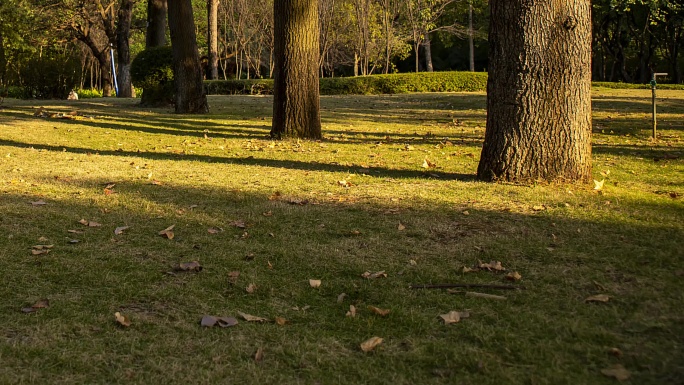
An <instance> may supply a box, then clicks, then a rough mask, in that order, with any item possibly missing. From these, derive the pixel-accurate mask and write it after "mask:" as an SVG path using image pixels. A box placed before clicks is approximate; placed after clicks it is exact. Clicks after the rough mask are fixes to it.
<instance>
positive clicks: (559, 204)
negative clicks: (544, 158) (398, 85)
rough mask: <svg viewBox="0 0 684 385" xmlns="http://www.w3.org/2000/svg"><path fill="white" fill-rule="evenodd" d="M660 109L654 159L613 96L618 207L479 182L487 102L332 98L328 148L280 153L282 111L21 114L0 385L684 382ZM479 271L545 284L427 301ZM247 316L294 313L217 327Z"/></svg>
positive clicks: (12, 124)
mask: <svg viewBox="0 0 684 385" xmlns="http://www.w3.org/2000/svg"><path fill="white" fill-rule="evenodd" d="M659 96H660V97H661V98H662V99H661V100H660V101H659V117H660V121H659V128H660V135H661V136H660V138H659V140H658V141H655V142H654V141H652V140H651V139H650V138H649V136H650V120H649V119H650V115H649V114H650V104H649V103H650V92H649V91H643V90H608V89H595V90H594V109H595V113H594V179H596V180H598V181H601V180H603V181H604V184H603V188H602V190H600V192H599V191H596V190H594V189H593V188H594V186H593V184H587V185H584V184H571V185H565V184H563V185H561V184H544V183H539V184H535V185H528V186H517V185H509V184H488V183H481V182H478V181H476V180H475V178H474V173H475V170H476V167H477V162H478V159H479V149H480V146H481V141H482V138H483V136H484V135H483V134H484V125H485V123H484V121H485V110H484V106H485V95H483V94H409V95H384V96H344V97H323V98H322V107H323V130H324V136H325V139H324V140H322V141H320V142H311V141H284V142H273V141H270V140H269V139H268V131H269V128H270V119H271V118H270V116H271V101H272V99H271V98H270V97H247V96H215V97H210V104H211V109H212V112H211V114H210V115H208V116H178V115H174V114H172V113H171V111H169V110H163V109H160V110H145V109H140V108H138V107H137V106H136V103H137V101H136V100H115V99H98V100H95V99H91V100H89V101H79V102H74V103H68V102H64V101H49V102H35V101H17V100H5V102H4V104H3V106H2V109H1V110H0V194H2V195H0V212H1V213H2V215H1V216H0V262H1V263H2V266H3V267H2V269H3V270H2V271H3V274H2V277H3V278H2V279H3V285H2V286H0V296H1V297H2V298H3V301H2V302H1V305H0V321H1V322H0V362H2V365H1V366H0V383H17V382H37V383H113V382H128V383H209V382H214V383H307V384H308V383H317V382H318V383H370V382H377V383H397V384H422V383H444V384H453V383H465V384H468V383H482V384H500V383H549V384H580V383H592V384H594V383H596V384H599V383H614V382H615V380H613V379H611V378H608V377H605V376H604V375H602V374H601V370H602V369H606V368H609V367H611V366H613V365H614V364H621V365H623V366H624V367H626V368H627V370H629V371H630V373H631V377H632V381H633V383H639V384H661V383H678V382H681V381H682V380H683V379H684V366H683V365H682V362H684V357H683V355H682V350H681V346H682V344H683V343H684V340H683V339H682V337H681V333H680V332H679V325H680V324H681V323H682V321H683V320H684V315H683V313H682V310H681V303H682V300H683V299H684V296H683V295H682V291H681V290H680V286H681V279H682V278H681V277H682V274H684V272H683V269H684V266H682V246H681V245H682V244H683V242H684V225H683V220H684V205H683V203H682V202H683V201H682V198H681V197H680V196H681V195H682V194H684V166H683V162H684V161H683V160H682V159H684V141H683V139H684V138H683V137H682V135H683V130H684V95H682V93H681V91H660V92H659ZM40 106H42V107H44V108H45V114H44V115H46V117H37V116H34V113H36V112H37V111H38V107H40ZM71 111H78V117H77V118H76V119H64V118H59V116H55V117H53V118H51V117H50V114H51V113H69V112H71ZM41 201H42V202H44V203H45V204H44V205H43V204H42V203H41ZM31 202H34V204H32V203H31ZM81 219H85V220H87V221H93V222H97V223H99V224H101V225H102V226H99V227H88V226H85V225H83V224H81V223H79V222H78V221H79V220H81ZM243 224H244V226H243ZM171 225H174V226H175V227H174V229H173V234H174V236H173V239H168V238H166V237H162V236H160V235H159V232H160V231H162V230H164V229H167V228H168V227H169V226H171ZM124 226H128V227H129V228H127V229H125V230H123V233H122V234H118V235H115V234H114V231H115V229H116V228H118V227H124ZM243 227H244V228H243ZM69 230H74V231H75V232H69ZM36 245H53V247H52V248H50V249H49V252H48V253H47V254H39V255H33V253H32V247H33V246H36ZM191 261H198V262H199V263H201V265H202V266H203V270H202V271H201V272H196V273H193V272H179V271H175V267H176V266H177V265H178V264H180V263H182V262H191ZM478 261H482V262H489V261H501V262H502V264H503V266H504V267H505V268H507V269H508V271H507V272H518V273H519V274H520V275H521V276H522V280H520V281H519V282H516V283H513V284H514V285H518V286H524V287H525V288H526V290H517V291H501V290H491V289H464V291H465V290H468V291H477V292H482V293H487V294H495V295H503V296H505V297H507V299H506V300H505V301H497V300H491V299H486V298H480V297H471V296H464V294H463V293H455V294H450V293H448V292H447V291H443V290H430V289H426V290H416V289H410V288H409V286H410V285H411V284H440V283H461V284H463V283H478V284H497V285H501V284H509V282H508V281H506V280H505V278H504V275H505V273H495V272H489V271H480V272H469V273H463V267H464V266H468V267H473V265H475V264H477V263H478ZM382 270H384V271H385V272H386V273H387V277H386V278H377V279H371V280H369V279H365V278H362V277H361V275H362V274H363V273H364V272H366V271H370V272H377V271H382ZM235 271H239V276H238V277H237V278H235V276H236V275H235V273H233V272H235ZM231 273H232V274H231ZM310 280H320V281H321V284H320V286H319V287H316V288H314V287H312V285H311V283H310ZM231 281H235V283H234V284H233V283H231ZM250 285H252V288H254V287H255V289H254V290H253V292H252V293H248V292H247V290H246V289H247V288H248V287H249V286H250ZM341 293H345V294H346V296H345V297H344V298H343V300H342V301H340V302H338V296H339V295H340V294H341ZM597 294H607V295H609V296H610V300H609V301H608V302H607V303H593V302H592V303H586V302H585V299H586V298H588V297H589V296H592V295H597ZM43 298H47V299H49V301H50V306H49V308H41V309H37V310H36V311H35V312H32V313H28V314H24V313H22V308H25V307H30V306H31V305H33V304H34V303H36V301H38V300H40V299H43ZM350 305H354V306H355V307H356V309H357V315H356V317H346V316H345V314H346V313H347V311H348V310H349V306H350ZM369 306H374V307H377V308H380V309H389V310H390V313H389V314H388V315H386V316H381V315H378V314H376V313H374V311H373V310H369ZM240 311H241V312H244V313H247V314H251V315H255V316H260V317H266V318H268V319H270V320H274V319H275V318H276V317H282V318H284V319H286V320H287V321H288V322H287V323H286V324H284V325H279V324H277V323H273V322H269V323H263V324H262V323H248V322H246V321H243V320H241V319H240V323H239V324H238V325H237V326H234V327H232V328H226V329H221V328H212V329H205V328H201V327H200V319H201V318H202V316H204V315H214V316H232V317H237V316H238V312H240ZM450 311H459V312H462V311H467V312H469V313H470V317H469V318H465V319H462V320H460V322H458V323H455V324H451V325H444V322H443V320H442V319H441V318H439V316H440V315H442V314H447V313H449V312H450ZM116 312H120V313H121V314H122V315H124V316H126V317H128V319H129V320H130V321H131V326H130V327H122V326H120V325H118V324H117V321H116V320H115V317H114V313H116ZM374 336H377V337H381V338H383V342H382V343H381V344H380V345H378V346H376V347H375V348H374V349H373V350H372V351H371V352H368V353H364V352H362V350H361V348H360V344H361V343H362V342H364V341H366V340H368V339H370V338H371V337H374ZM259 348H261V349H262V352H263V358H262V359H261V360H255V359H254V355H255V353H256V352H257V350H258V349H259ZM613 348H618V349H619V351H620V352H621V356H620V357H617V356H616V354H617V353H616V351H614V350H613V351H612V353H611V349H613Z"/></svg>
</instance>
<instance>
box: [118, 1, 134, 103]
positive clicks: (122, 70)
mask: <svg viewBox="0 0 684 385" xmlns="http://www.w3.org/2000/svg"><path fill="white" fill-rule="evenodd" d="M132 16H133V0H123V1H122V2H121V7H120V8H119V14H118V19H119V20H118V26H117V28H116V46H117V47H116V52H117V55H118V57H119V71H118V79H117V80H118V81H119V95H118V96H119V97H122V98H130V97H134V96H135V91H134V90H133V84H132V83H131V50H130V32H131V18H132Z"/></svg>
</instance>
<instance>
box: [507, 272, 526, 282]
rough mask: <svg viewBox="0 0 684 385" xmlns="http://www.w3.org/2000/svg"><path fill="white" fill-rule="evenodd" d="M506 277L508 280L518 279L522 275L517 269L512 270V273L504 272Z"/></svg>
mask: <svg viewBox="0 0 684 385" xmlns="http://www.w3.org/2000/svg"><path fill="white" fill-rule="evenodd" d="M506 279H507V280H509V281H520V280H521V279H522V275H520V273H518V272H517V271H514V272H512V273H508V274H506Z"/></svg>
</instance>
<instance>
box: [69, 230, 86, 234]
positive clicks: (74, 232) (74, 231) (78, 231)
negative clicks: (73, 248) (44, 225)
mask: <svg viewBox="0 0 684 385" xmlns="http://www.w3.org/2000/svg"><path fill="white" fill-rule="evenodd" d="M67 232H68V233H70V234H84V233H85V232H84V231H83V230H67Z"/></svg>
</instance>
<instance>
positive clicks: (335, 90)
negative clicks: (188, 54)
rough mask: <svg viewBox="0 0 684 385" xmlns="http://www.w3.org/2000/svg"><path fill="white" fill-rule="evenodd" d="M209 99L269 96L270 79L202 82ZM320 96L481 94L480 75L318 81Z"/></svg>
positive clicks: (483, 86)
mask: <svg viewBox="0 0 684 385" xmlns="http://www.w3.org/2000/svg"><path fill="white" fill-rule="evenodd" d="M205 85H206V87H207V93H208V94H209V95H259V94H266V95H270V94H273V80H272V79H258V80H211V81H207V82H205ZM320 89H321V95H377V94H403V93H407V92H465V91H485V90H486V89H487V74H486V73H484V72H421V73H406V74H392V75H371V76H357V77H345V78H322V79H321V80H320Z"/></svg>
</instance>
